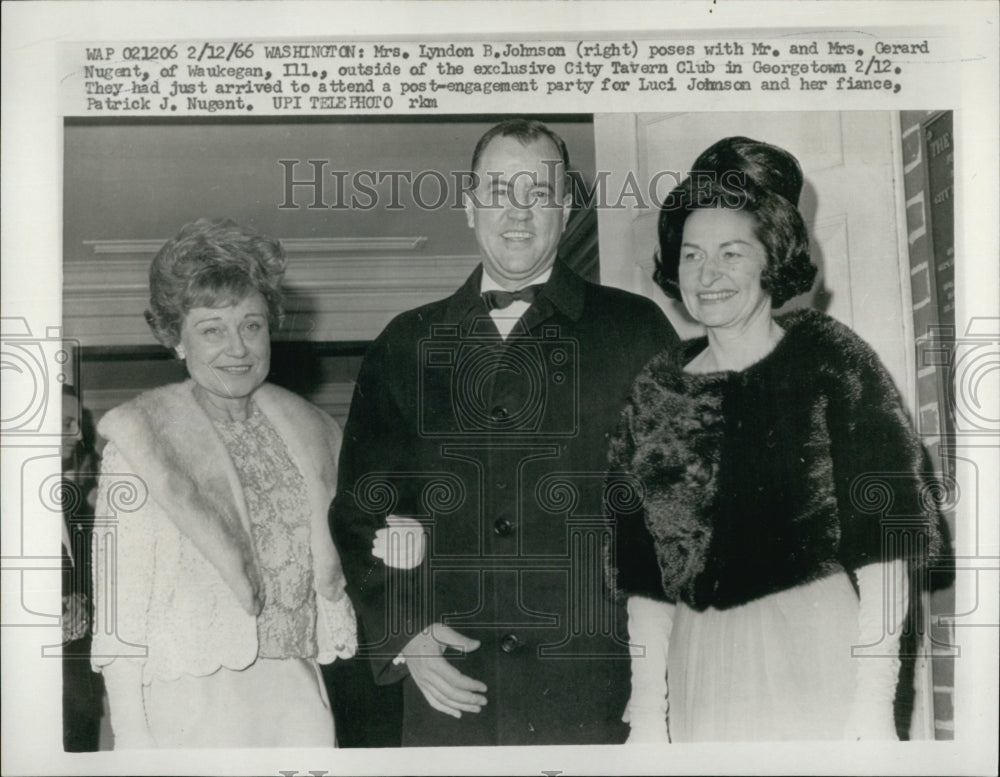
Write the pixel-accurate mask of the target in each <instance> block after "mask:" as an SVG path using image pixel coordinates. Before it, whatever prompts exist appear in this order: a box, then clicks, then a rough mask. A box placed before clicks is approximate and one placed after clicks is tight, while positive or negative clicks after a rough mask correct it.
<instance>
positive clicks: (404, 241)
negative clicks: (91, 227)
mask: <svg viewBox="0 0 1000 777" xmlns="http://www.w3.org/2000/svg"><path fill="white" fill-rule="evenodd" d="M278 239H279V240H280V241H281V245H282V246H283V247H284V249H285V253H286V254H342V253H347V252H364V251H418V250H420V249H422V248H423V247H424V245H425V244H426V243H427V237H426V236H425V235H414V236H412V237H286V238H278ZM81 242H82V243H83V244H84V245H85V246H88V247H89V248H90V250H91V251H92V252H93V253H94V254H97V255H112V256H115V255H122V254H125V255H128V254H142V255H150V254H155V253H156V252H157V251H159V250H160V249H161V248H162V247H163V244H164V243H166V242H167V238H142V239H136V240H112V239H96V240H82V241H81Z"/></svg>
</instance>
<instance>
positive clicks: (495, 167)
mask: <svg viewBox="0 0 1000 777" xmlns="http://www.w3.org/2000/svg"><path fill="white" fill-rule="evenodd" d="M475 172H476V173H477V174H478V176H479V182H478V185H477V187H476V189H475V190H474V192H473V195H472V196H467V197H466V200H465V212H466V218H467V220H468V223H469V226H470V227H472V229H474V230H475V232H476V242H478V243H479V253H480V255H481V256H482V259H483V267H484V269H485V270H486V272H487V273H489V275H490V277H491V278H493V280H495V281H496V282H497V283H498V284H500V285H501V286H502V287H503V288H505V289H517V288H520V287H522V286H525V285H527V284H528V283H530V282H531V281H532V280H533V279H534V278H536V277H538V276H539V275H541V274H542V273H543V272H545V271H546V270H548V269H549V268H550V267H551V266H552V263H553V262H555V259H556V249H557V248H558V246H559V238H560V236H561V235H562V232H563V229H564V228H565V226H566V221H567V219H568V218H569V212H570V203H569V198H568V197H567V196H566V193H565V186H564V181H565V174H566V170H565V167H564V165H563V163H562V160H561V158H560V155H559V151H558V149H557V148H556V146H555V144H554V143H552V141H550V140H549V139H548V138H544V137H543V138H538V139H537V140H533V141H531V142H530V143H528V144H527V145H525V144H522V143H521V141H519V140H518V139H517V138H516V137H511V136H502V135H500V136H497V137H495V138H493V140H491V141H490V142H489V145H487V146H486V148H485V149H484V151H483V154H482V156H481V157H480V159H479V168H478V169H477V170H476V171H475Z"/></svg>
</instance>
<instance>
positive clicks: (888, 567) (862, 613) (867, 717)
mask: <svg viewBox="0 0 1000 777" xmlns="http://www.w3.org/2000/svg"><path fill="white" fill-rule="evenodd" d="M855 574H856V576H857V580H858V595H859V601H858V634H859V637H858V643H857V645H856V646H855V647H854V649H853V655H854V659H855V662H856V664H857V679H856V684H855V690H854V702H853V705H852V707H851V712H850V716H849V718H848V721H847V731H846V737H847V738H848V739H850V740H893V741H895V740H896V739H898V736H897V735H896V723H895V720H894V717H893V700H894V699H895V696H896V685H897V683H898V681H899V638H900V632H901V631H902V626H903V621H904V620H905V618H906V610H907V604H908V598H909V597H908V593H909V592H908V590H907V586H908V580H907V574H906V563H905V562H904V561H891V562H888V563H881V562H879V563H875V564H868V565H867V566H864V567H861V568H860V569H858V570H857V571H856V572H855Z"/></svg>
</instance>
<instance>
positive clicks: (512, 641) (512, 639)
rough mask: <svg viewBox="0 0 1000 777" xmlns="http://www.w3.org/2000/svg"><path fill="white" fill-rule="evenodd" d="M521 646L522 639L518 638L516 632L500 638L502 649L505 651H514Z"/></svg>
mask: <svg viewBox="0 0 1000 777" xmlns="http://www.w3.org/2000/svg"><path fill="white" fill-rule="evenodd" d="M520 646H521V640H519V639H518V638H517V635H516V634H505V635H504V636H503V637H502V638H501V639H500V649H501V650H502V651H503V652H504V653H513V652H514V651H515V650H517V649H518V648H519V647H520Z"/></svg>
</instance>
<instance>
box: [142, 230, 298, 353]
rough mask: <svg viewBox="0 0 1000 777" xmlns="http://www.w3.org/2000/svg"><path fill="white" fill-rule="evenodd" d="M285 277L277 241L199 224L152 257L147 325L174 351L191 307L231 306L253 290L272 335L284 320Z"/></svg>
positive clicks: (250, 231)
mask: <svg viewBox="0 0 1000 777" xmlns="http://www.w3.org/2000/svg"><path fill="white" fill-rule="evenodd" d="M284 274H285V252H284V250H283V249H282V247H281V243H279V242H278V241H277V240H272V239H271V238H268V237H265V236H263V235H261V234H259V233H257V232H255V231H254V230H252V229H249V228H247V227H243V226H240V225H239V224H237V223H236V222H235V221H232V220H230V219H219V220H215V221H212V220H209V219H198V221H193V222H191V223H189V224H185V225H184V226H183V227H182V228H181V230H180V232H178V233H177V234H176V235H175V236H174V237H173V238H171V239H170V240H168V241H167V243H166V244H165V245H164V246H163V248H161V249H160V250H159V252H157V254H156V256H155V257H154V258H153V263H152V264H151V265H150V267H149V310H147V311H146V313H145V316H146V322H147V323H148V324H149V326H150V329H152V330H153V334H154V335H155V336H156V339H157V340H158V341H159V342H160V343H162V344H163V345H164V346H165V347H167V348H170V349H173V348H174V347H175V346H176V345H177V343H178V342H180V332H181V326H182V325H183V323H184V319H185V317H186V316H187V314H188V313H189V312H190V311H191V310H192V308H201V307H208V308H212V307H222V306H224V305H235V304H237V303H239V302H240V301H242V300H243V299H245V298H246V297H247V295H249V294H252V293H253V292H255V291H256V292H260V294H261V295H262V296H263V297H264V300H265V302H266V303H267V313H268V324H269V325H270V327H271V329H272V330H273V329H275V328H277V327H278V326H280V324H281V320H282V317H283V315H284V311H283V308H282V304H283V299H282V293H281V282H282V279H283V278H284Z"/></svg>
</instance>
